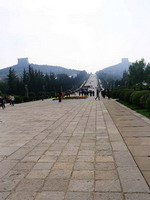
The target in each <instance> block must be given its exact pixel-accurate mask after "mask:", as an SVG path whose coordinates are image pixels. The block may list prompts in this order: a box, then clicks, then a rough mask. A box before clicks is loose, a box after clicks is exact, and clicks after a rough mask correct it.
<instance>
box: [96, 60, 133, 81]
mask: <svg viewBox="0 0 150 200" xmlns="http://www.w3.org/2000/svg"><path fill="white" fill-rule="evenodd" d="M131 64H132V63H131V62H129V60H128V58H122V61H121V63H118V64H116V65H113V66H110V67H106V68H104V69H102V70H99V71H97V72H96V73H97V74H99V75H101V76H102V75H103V76H107V77H109V78H113V79H121V78H122V75H123V72H124V71H128V69H129V66H130V65H131Z"/></svg>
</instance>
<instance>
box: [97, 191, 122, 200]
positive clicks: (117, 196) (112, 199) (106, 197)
mask: <svg viewBox="0 0 150 200" xmlns="http://www.w3.org/2000/svg"><path fill="white" fill-rule="evenodd" d="M123 199H124V198H123V195H122V194H121V193H99V192H96V193H95V200H123Z"/></svg>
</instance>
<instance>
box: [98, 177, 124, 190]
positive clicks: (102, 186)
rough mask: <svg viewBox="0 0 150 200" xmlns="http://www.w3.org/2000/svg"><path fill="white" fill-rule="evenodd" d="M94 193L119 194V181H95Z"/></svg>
mask: <svg viewBox="0 0 150 200" xmlns="http://www.w3.org/2000/svg"><path fill="white" fill-rule="evenodd" d="M95 191H97V192H98V191H99V192H121V187H120V183H119V180H97V181H96V185H95Z"/></svg>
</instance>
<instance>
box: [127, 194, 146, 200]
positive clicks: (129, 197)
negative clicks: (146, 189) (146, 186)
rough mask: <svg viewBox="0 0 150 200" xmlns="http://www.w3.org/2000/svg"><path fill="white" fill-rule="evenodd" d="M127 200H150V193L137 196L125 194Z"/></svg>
mask: <svg viewBox="0 0 150 200" xmlns="http://www.w3.org/2000/svg"><path fill="white" fill-rule="evenodd" d="M125 199H126V200H149V199H150V194H148V193H143V194H140V193H137V194H125Z"/></svg>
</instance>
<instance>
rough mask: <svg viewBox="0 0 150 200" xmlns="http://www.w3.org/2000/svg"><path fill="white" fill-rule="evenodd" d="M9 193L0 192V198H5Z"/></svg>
mask: <svg viewBox="0 0 150 200" xmlns="http://www.w3.org/2000/svg"><path fill="white" fill-rule="evenodd" d="M9 194H10V192H0V200H4V199H6V197H8V195H9Z"/></svg>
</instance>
